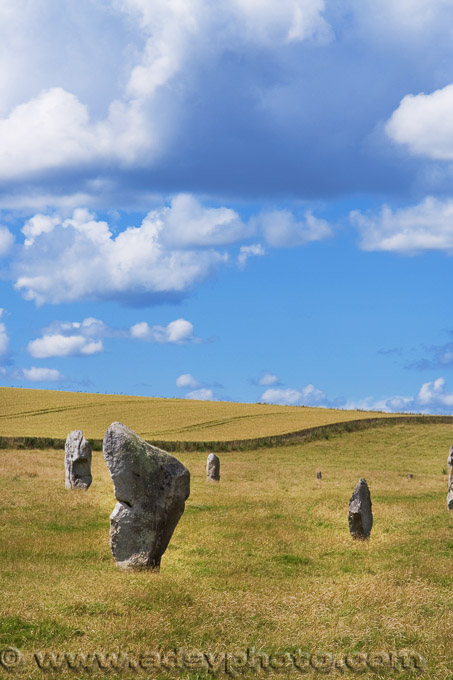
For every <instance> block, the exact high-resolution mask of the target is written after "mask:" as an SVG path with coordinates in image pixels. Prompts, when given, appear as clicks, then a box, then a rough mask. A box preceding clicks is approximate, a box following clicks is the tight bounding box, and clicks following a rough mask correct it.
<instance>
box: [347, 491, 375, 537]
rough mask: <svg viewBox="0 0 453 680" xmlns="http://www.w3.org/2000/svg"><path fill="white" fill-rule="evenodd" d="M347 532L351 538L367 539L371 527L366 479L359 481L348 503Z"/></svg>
mask: <svg viewBox="0 0 453 680" xmlns="http://www.w3.org/2000/svg"><path fill="white" fill-rule="evenodd" d="M348 519H349V531H350V532H351V536H352V537H353V538H361V539H365V538H369V537H370V533H371V527H372V526H373V513H372V512H371V496H370V490H369V488H368V484H367V483H366V479H359V481H358V482H357V485H356V487H355V489H354V491H353V494H352V496H351V500H350V501H349V517H348Z"/></svg>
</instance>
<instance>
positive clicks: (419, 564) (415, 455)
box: [0, 424, 453, 680]
mask: <svg viewBox="0 0 453 680" xmlns="http://www.w3.org/2000/svg"><path fill="white" fill-rule="evenodd" d="M452 439H453V430H452V428H451V426H448V425H421V424H418V425H407V424H404V425H399V426H394V427H392V428H387V427H382V428H377V429H373V430H364V431H361V432H355V433H350V434H343V435H337V436H334V437H332V438H330V439H329V440H322V441H314V442H311V443H306V444H304V445H303V446H302V445H299V446H297V445H295V446H291V447H281V448H272V449H261V450H259V451H243V452H228V453H225V454H223V455H222V456H221V481H220V483H219V484H207V483H206V481H205V463H206V454H205V453H184V454H181V455H179V456H178V457H179V458H180V459H181V460H182V461H183V462H184V463H185V464H186V465H187V466H188V468H189V469H190V471H191V496H190V498H189V500H188V502H187V504H186V512H185V513H184V515H183V517H182V518H181V521H180V523H179V524H178V527H177V529H176V531H175V534H174V536H173V539H172V541H171V543H170V546H169V548H168V550H167V552H166V553H165V555H164V557H163V560H162V568H161V572H160V574H156V573H123V572H120V571H118V570H117V569H116V568H115V565H114V563H113V560H112V557H111V553H110V549H109V544H108V526H109V519H108V518H109V514H110V512H111V511H112V509H113V507H114V503H115V501H114V497H113V493H112V485H111V481H110V478H109V474H108V470H107V468H106V465H105V463H104V461H103V458H102V454H101V453H99V452H95V453H94V456H93V484H92V486H91V487H90V489H89V490H88V491H87V492H80V491H67V490H65V488H64V472H63V452H62V451H55V450H49V451H42V452H41V451H40V452H29V451H26V450H21V451H11V450H4V451H1V452H0V483H1V489H2V503H1V505H0V570H1V571H0V573H1V578H2V582H1V592H2V605H1V617H0V649H2V648H5V647H7V646H10V645H12V646H16V647H18V648H19V649H20V650H21V651H22V653H23V655H24V657H25V659H26V661H27V663H26V665H25V667H24V668H23V669H22V670H18V671H16V672H14V674H12V672H9V673H8V674H7V672H6V671H5V675H7V677H20V678H22V677H23V678H28V677H32V678H35V677H37V678H41V677H54V674H53V673H52V672H51V671H49V672H50V676H49V672H47V673H46V672H44V671H40V670H39V669H37V668H36V664H35V666H34V667H33V665H32V661H31V658H32V654H33V653H34V652H42V653H44V652H53V653H60V654H61V653H63V652H71V653H72V654H76V653H84V654H89V653H93V652H102V653H104V654H106V653H108V652H119V651H121V650H122V651H127V652H129V653H133V654H140V653H143V652H145V651H148V652H150V651H159V650H160V652H169V651H170V650H174V649H175V648H178V647H184V648H186V649H191V650H199V651H202V652H206V653H212V654H214V653H215V652H226V651H229V652H232V653H233V652H241V651H245V650H246V649H247V648H250V647H254V648H255V649H256V650H257V651H262V652H265V653H267V654H271V653H274V652H275V653H276V652H279V653H288V654H289V653H293V654H296V652H297V650H301V652H310V653H314V652H316V653H321V652H326V653H331V654H333V655H335V656H336V657H338V658H340V657H344V655H346V654H348V653H349V654H357V653H364V654H365V653H371V652H392V651H395V650H396V651H401V650H404V649H406V650H408V649H409V650H413V651H414V652H417V653H419V654H421V655H422V656H423V657H424V658H425V659H426V664H427V668H426V671H424V672H423V674H422V676H421V677H422V678H424V679H429V680H431V679H433V680H434V679H436V680H437V679H440V680H447V678H451V677H453V649H452V645H451V640H452V635H453V617H452V616H451V612H452V611H453V568H452V564H453V516H452V514H449V513H448V511H447V509H446V477H445V475H443V474H442V469H443V468H444V467H445V462H446V458H447V454H448V450H449V447H450V444H451V440H452ZM318 469H320V470H322V475H323V478H322V480H317V479H316V470H318ZM408 472H412V473H413V474H414V475H415V476H414V478H413V479H407V473H408ZM360 477H365V478H366V479H367V481H368V483H369V486H370V490H371V495H372V500H373V512H374V526H373V530H372V534H371V539H370V540H369V541H367V542H354V541H353V540H352V539H351V538H350V536H349V532H348V526H347V506H348V501H349V498H350V495H351V493H352V490H353V488H354V486H355V484H356V482H357V480H358V479H359V478H360ZM359 660H360V658H359ZM106 663H107V662H106ZM109 663H110V662H109ZM351 663H352V661H351ZM0 672H1V671H0ZM67 673H68V674H69V677H88V675H87V673H88V671H83V672H80V673H81V674H77V673H75V671H74V670H72V671H68V672H67ZM277 674H278V673H277V671H276V670H267V671H266V672H264V671H263V675H262V677H273V676H275V675H277ZM299 674H300V672H298V671H293V673H291V674H290V676H291V677H292V676H294V677H297V676H298V675H299ZM98 675H99V677H105V671H101V670H99V669H97V670H93V669H92V670H90V671H89V677H97V676H98ZM170 675H175V676H178V675H180V676H181V677H184V678H187V679H188V678H193V680H195V678H196V677H198V676H202V677H207V676H206V672H205V671H201V670H197V669H192V670H191V669H189V668H187V667H185V668H183V669H182V670H181V671H180V672H179V671H173V670H172V671H171V673H170ZM219 675H222V674H220V672H219ZM279 675H280V674H279ZM355 675H356V674H355V672H354V673H353V671H351V669H348V668H347V667H346V669H344V670H343V671H341V670H335V671H333V672H332V673H323V674H322V675H321V674H320V677H342V678H348V677H355ZM145 676H146V677H152V678H159V679H160V678H164V677H168V673H167V672H166V671H165V670H164V669H160V670H159V669H151V670H147V671H146V672H145V671H144V670H142V671H140V670H138V671H137V670H135V671H134V670H130V669H129V670H128V669H127V668H126V669H123V670H121V672H119V671H118V672H117V671H114V670H110V671H109V673H108V675H107V677H108V678H115V677H118V678H119V677H121V678H127V679H128V680H129V677H131V678H132V677H145ZM316 676H317V674H316V673H315V671H314V670H313V674H311V673H308V676H307V677H316ZM239 677H240V675H239ZM260 677H261V676H260ZM360 677H365V678H368V677H370V678H371V677H373V678H384V677H391V678H403V677H404V678H409V677H412V675H411V673H409V672H408V671H400V672H399V671H398V670H392V671H389V672H385V671H378V672H376V673H375V672H373V673H372V672H366V673H361V674H360Z"/></svg>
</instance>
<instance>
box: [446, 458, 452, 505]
mask: <svg viewBox="0 0 453 680" xmlns="http://www.w3.org/2000/svg"><path fill="white" fill-rule="evenodd" d="M447 463H448V471H449V474H448V494H447V506H448V509H449V510H453V445H452V446H450V451H449V453H448V459H447Z"/></svg>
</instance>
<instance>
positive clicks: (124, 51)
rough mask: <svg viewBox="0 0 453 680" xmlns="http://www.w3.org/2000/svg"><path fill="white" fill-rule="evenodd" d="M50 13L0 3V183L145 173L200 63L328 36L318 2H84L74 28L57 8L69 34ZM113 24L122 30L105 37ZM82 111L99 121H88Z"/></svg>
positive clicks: (45, 1)
mask: <svg viewBox="0 0 453 680" xmlns="http://www.w3.org/2000/svg"><path fill="white" fill-rule="evenodd" d="M54 4H55V3H53V2H52V0H42V2H40V3H39V11H37V10H36V9H35V8H33V7H32V3H29V2H25V0H17V1H16V2H15V3H13V2H11V0H4V1H3V3H2V6H1V7H0V38H2V43H1V44H2V47H0V56H2V57H3V62H4V65H3V67H1V66H0V94H4V96H3V98H2V99H3V100H4V102H5V103H4V104H1V107H0V115H1V116H2V117H1V118H0V179H11V178H25V177H30V176H32V175H36V174H37V173H42V172H43V171H48V170H56V169H60V168H70V167H87V166H89V165H93V166H94V167H96V168H99V167H102V166H105V167H107V166H109V165H111V164H112V163H115V164H118V165H122V166H124V165H130V164H132V163H137V162H138V163H147V164H150V163H152V162H153V160H154V159H155V158H156V156H157V154H158V153H159V152H160V151H161V148H162V145H164V144H165V140H166V138H167V136H168V135H169V134H170V135H171V134H172V131H173V130H177V129H178V126H177V120H178V119H179V117H180V116H181V115H182V114H181V113H180V112H179V111H180V109H182V108H183V107H181V101H180V98H183V97H184V92H185V91H186V90H187V89H189V90H190V83H193V79H194V74H196V73H197V72H199V70H200V69H201V68H202V65H203V64H204V63H205V62H206V59H210V60H214V59H217V58H220V57H221V55H222V54H223V53H224V52H225V51H227V52H229V53H231V51H233V52H239V53H241V52H242V51H243V50H244V49H245V48H248V47H249V46H250V45H255V46H257V47H259V48H262V49H274V48H275V47H278V46H281V45H284V44H286V43H289V42H295V41H301V40H307V39H310V40H312V41H314V42H319V43H321V44H324V43H325V42H326V41H327V40H329V39H330V35H331V34H330V29H329V27H328V25H327V23H326V21H325V19H324V18H323V11H324V5H325V2H324V0H280V1H279V2H276V0H260V1H259V2H258V0H228V1H227V2H222V3H214V4H213V3H211V2H209V0H185V1H184V2H180V1H176V2H174V1H169V0H112V2H110V3H87V2H85V3H83V4H82V7H81V8H80V16H81V18H79V17H76V16H75V15H74V13H73V11H72V7H71V10H70V11H69V10H68V9H67V8H66V7H65V4H67V3H65V2H62V3H60V4H61V5H62V8H61V15H62V16H63V18H66V21H68V14H69V12H70V24H69V25H70V26H71V30H68V25H67V24H65V23H64V22H63V24H62V25H58V19H57V18H56V17H57V16H58V15H57V13H56V12H55V11H52V7H54ZM4 5H5V6H6V8H5V7H4ZM94 5H96V7H94ZM65 10H66V11H65ZM114 11H116V16H115V17H113V14H114ZM103 12H104V13H105V16H104V22H102V13H103ZM84 19H85V21H83V20H84ZM91 19H93V20H94V21H93V23H94V25H95V26H96V25H97V26H98V30H99V27H100V26H102V29H103V35H102V39H96V38H97V36H96V33H94V35H93V34H92V31H93V29H92V28H91V26H90V23H91ZM115 20H116V22H117V23H121V24H122V25H121V26H116V25H115V26H113V24H114V23H115ZM104 32H105V35H104ZM11 35H13V36H14V40H13V39H11ZM36 35H39V36H40V38H41V39H40V40H38V39H37V38H36ZM58 35H64V39H63V38H61V37H60V38H58V37H57V38H56V36H58ZM118 37H120V39H121V42H120V43H119V44H118V45H117V40H118ZM80 43H82V45H83V49H81V47H80ZM98 43H99V45H98ZM48 44H50V48H49V47H48ZM110 44H114V45H115V46H116V50H110V52H111V53H109V50H108V49H105V46H106V45H110ZM2 48H3V49H2ZM103 48H104V49H103ZM2 52H3V54H2ZM106 52H107V54H106ZM56 54H57V55H60V54H63V58H62V59H60V60H59V59H58V58H57V59H56V58H55V55H56ZM118 54H119V55H121V57H122V59H120V58H119V57H118ZM72 62H74V65H73V64H72ZM99 64H101V65H102V64H104V68H103V69H102V67H101V68H100V66H99ZM110 64H112V66H111V69H109V68H108V66H110ZM111 70H112V71H113V74H112V73H111V72H110V71H111ZM30 72H33V77H31V76H30ZM43 73H44V74H47V75H46V77H45V76H43ZM49 73H50V74H54V75H53V78H52V77H49V75H48V74H49ZM91 74H93V76H94V77H93V80H94V81H95V82H96V83H97V84H98V83H99V85H98V89H99V90H101V91H102V95H103V96H102V105H103V106H100V102H97V101H96V100H97V99H98V94H97V92H96V89H95V87H94V86H93V85H91V84H88V85H87V84H86V83H87V82H89V81H91V80H92V78H90V76H91ZM101 74H102V77H101ZM103 81H106V82H107V83H109V84H110V86H105V85H104V82H103ZM111 81H113V83H112V82H111ZM186 84H187V85H186ZM11 91H13V92H14V95H11ZM169 100H170V103H169ZM93 103H94V104H96V105H97V106H96V107H93ZM93 108H97V109H99V108H100V110H101V111H102V112H103V115H101V116H99V115H94V112H93V110H92V109H93Z"/></svg>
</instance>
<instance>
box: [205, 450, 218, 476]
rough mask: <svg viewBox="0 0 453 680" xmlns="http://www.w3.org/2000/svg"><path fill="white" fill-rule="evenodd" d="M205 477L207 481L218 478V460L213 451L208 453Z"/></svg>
mask: <svg viewBox="0 0 453 680" xmlns="http://www.w3.org/2000/svg"><path fill="white" fill-rule="evenodd" d="M206 479H207V480H208V482H218V481H219V480H220V460H219V458H218V456H216V455H215V453H210V454H209V456H208V460H207V461H206Z"/></svg>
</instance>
